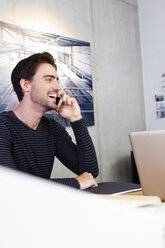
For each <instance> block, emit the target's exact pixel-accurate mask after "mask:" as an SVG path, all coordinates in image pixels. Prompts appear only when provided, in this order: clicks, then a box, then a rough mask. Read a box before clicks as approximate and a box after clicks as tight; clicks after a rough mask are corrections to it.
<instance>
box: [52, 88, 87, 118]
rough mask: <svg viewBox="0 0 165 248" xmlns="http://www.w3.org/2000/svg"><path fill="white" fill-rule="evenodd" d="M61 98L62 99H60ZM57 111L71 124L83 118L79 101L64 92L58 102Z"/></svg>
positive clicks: (59, 95) (60, 93) (60, 94)
mask: <svg viewBox="0 0 165 248" xmlns="http://www.w3.org/2000/svg"><path fill="white" fill-rule="evenodd" d="M59 97H60V99H58V98H59ZM56 105H57V106H56V111H57V112H58V113H59V114H60V115H61V116H62V117H63V118H65V119H67V120H68V121H69V122H74V121H77V120H80V119H81V118H82V115H81V112H80V107H79V105H78V103H77V100H76V99H75V98H73V97H69V96H68V95H66V94H65V93H64V92H59V93H58V96H57V100H56Z"/></svg>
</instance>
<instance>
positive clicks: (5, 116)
mask: <svg viewBox="0 0 165 248" xmlns="http://www.w3.org/2000/svg"><path fill="white" fill-rule="evenodd" d="M11 112H12V111H5V112H2V113H0V122H1V121H6V122H8V121H10V119H11V116H12V113H11Z"/></svg>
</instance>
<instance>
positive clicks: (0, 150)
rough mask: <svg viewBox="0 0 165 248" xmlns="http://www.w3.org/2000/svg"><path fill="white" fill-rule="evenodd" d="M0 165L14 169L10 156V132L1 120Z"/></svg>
mask: <svg viewBox="0 0 165 248" xmlns="http://www.w3.org/2000/svg"><path fill="white" fill-rule="evenodd" d="M0 165H2V166H7V167H10V168H13V169H16V165H15V162H14V159H13V157H12V134H11V132H10V130H9V128H8V127H7V126H6V124H5V123H3V121H1V122H0Z"/></svg>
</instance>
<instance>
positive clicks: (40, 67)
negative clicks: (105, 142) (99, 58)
mask: <svg viewBox="0 0 165 248" xmlns="http://www.w3.org/2000/svg"><path fill="white" fill-rule="evenodd" d="M11 80H12V84H13V87H14V90H15V92H16V94H17V97H18V100H19V101H20V103H19V105H18V107H17V108H16V109H14V110H13V111H9V112H3V113H1V114H0V165H4V166H9V167H13V168H15V169H18V170H21V171H24V172H27V173H30V174H33V175H36V176H39V177H43V178H50V175H51V171H52V167H53V162H54V157H55V156H56V157H57V158H58V159H59V160H60V161H61V162H62V163H63V164H64V165H65V166H66V167H67V168H69V169H70V170H71V171H73V172H74V173H76V174H77V175H78V177H76V178H67V179H66V178H63V179H55V181H56V182H59V183H63V184H66V185H70V186H73V187H75V188H80V189H86V188H89V187H95V186H97V183H96V181H95V179H94V177H96V176H97V175H98V164H97V158H96V154H95V149H94V146H93V143H92V140H91V138H90V136H89V134H88V130H87V128H86V126H85V124H84V121H83V118H82V116H81V112H80V108H79V105H78V103H77V101H76V99H75V98H70V97H69V96H67V95H66V94H65V93H63V92H62V91H61V88H60V86H59V84H58V75H57V67H56V65H55V63H54V59H53V57H52V56H51V55H50V54H49V53H46V52H45V53H38V54H34V55H32V56H30V57H28V58H26V59H23V60H21V61H20V62H19V63H18V64H17V65H16V67H15V68H14V70H13V72H12V75H11ZM57 97H61V98H62V100H63V102H62V105H61V107H59V108H57V104H56V98H57ZM48 110H56V111H57V112H58V113H59V114H60V115H61V116H62V117H64V118H66V119H67V120H68V121H69V122H70V124H71V127H72V129H73V132H74V135H75V139H76V145H75V144H74V143H73V142H72V141H71V137H70V136H69V135H68V133H67V131H66V130H65V129H64V127H62V126H61V125H60V124H59V123H57V122H56V121H55V120H53V119H48V118H46V117H45V116H43V115H44V113H45V112H46V111H48Z"/></svg>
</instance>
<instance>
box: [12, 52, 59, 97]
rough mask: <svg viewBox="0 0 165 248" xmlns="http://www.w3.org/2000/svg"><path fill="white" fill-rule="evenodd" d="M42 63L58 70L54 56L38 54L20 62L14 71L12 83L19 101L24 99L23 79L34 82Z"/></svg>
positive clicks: (45, 53)
mask: <svg viewBox="0 0 165 248" xmlns="http://www.w3.org/2000/svg"><path fill="white" fill-rule="evenodd" d="M42 63H49V64H51V65H52V66H54V67H55V69H56V70H57V66H56V64H55V61H54V58H53V56H52V55H51V54H50V53H47V52H44V53H36V54H33V55H31V56H29V57H28V58H25V59H22V60H20V61H19V62H18V64H17V65H16V66H15V68H14V69H13V71H12V74H11V81H12V84H13V88H14V90H15V92H16V94H17V97H18V100H19V101H21V100H22V99H23V95H24V94H23V92H22V88H21V85H20V80H21V78H24V79H27V80H32V78H33V76H34V75H35V73H36V71H37V67H38V66H39V65H40V64H42Z"/></svg>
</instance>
